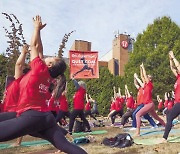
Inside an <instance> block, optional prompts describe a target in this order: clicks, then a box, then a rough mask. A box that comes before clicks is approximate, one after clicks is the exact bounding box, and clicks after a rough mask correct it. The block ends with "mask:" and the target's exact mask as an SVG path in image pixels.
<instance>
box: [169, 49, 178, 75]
mask: <svg viewBox="0 0 180 154" xmlns="http://www.w3.org/2000/svg"><path fill="white" fill-rule="evenodd" d="M169 60H170V68H171V71H172V72H173V74H174V75H175V76H177V75H178V73H177V71H178V72H180V64H179V62H178V61H177V59H176V58H175V56H174V53H173V51H170V52H169ZM173 62H174V64H173ZM174 65H175V66H174Z"/></svg>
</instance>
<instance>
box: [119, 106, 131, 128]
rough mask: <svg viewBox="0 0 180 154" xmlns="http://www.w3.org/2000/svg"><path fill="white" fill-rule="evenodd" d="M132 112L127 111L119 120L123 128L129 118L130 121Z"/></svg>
mask: <svg viewBox="0 0 180 154" xmlns="http://www.w3.org/2000/svg"><path fill="white" fill-rule="evenodd" d="M133 111H134V110H133V109H127V111H126V113H124V114H123V116H122V118H121V125H123V126H124V125H125V123H126V122H127V120H128V118H129V117H131V119H132V114H133Z"/></svg>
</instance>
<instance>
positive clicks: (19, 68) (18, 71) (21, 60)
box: [14, 44, 29, 79]
mask: <svg viewBox="0 0 180 154" xmlns="http://www.w3.org/2000/svg"><path fill="white" fill-rule="evenodd" d="M28 49H29V46H28V45H27V44H26V45H24V46H23V47H22V51H21V54H20V55H19V57H18V59H17V61H16V64H15V73H14V78H15V79H18V78H19V77H21V76H22V75H23V69H24V65H25V58H26V53H28Z"/></svg>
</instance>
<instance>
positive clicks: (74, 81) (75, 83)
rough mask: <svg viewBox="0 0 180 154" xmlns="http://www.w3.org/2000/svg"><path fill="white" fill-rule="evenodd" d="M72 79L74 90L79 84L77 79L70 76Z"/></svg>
mask: <svg viewBox="0 0 180 154" xmlns="http://www.w3.org/2000/svg"><path fill="white" fill-rule="evenodd" d="M72 81H73V83H74V85H75V88H76V90H78V89H79V88H80V86H79V84H78V82H77V80H76V79H74V78H72Z"/></svg>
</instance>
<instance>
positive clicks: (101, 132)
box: [73, 130, 107, 136]
mask: <svg viewBox="0 0 180 154" xmlns="http://www.w3.org/2000/svg"><path fill="white" fill-rule="evenodd" d="M105 133H107V131H106V130H96V131H92V132H79V133H73V136H82V135H98V134H105Z"/></svg>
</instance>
